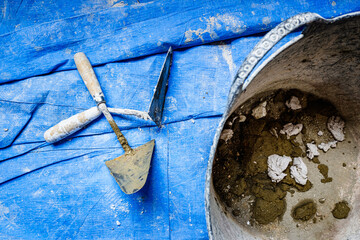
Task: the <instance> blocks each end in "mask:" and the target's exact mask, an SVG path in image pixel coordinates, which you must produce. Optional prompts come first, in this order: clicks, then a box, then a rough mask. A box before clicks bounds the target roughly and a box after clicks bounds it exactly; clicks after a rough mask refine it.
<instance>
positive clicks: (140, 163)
mask: <svg viewBox="0 0 360 240" xmlns="http://www.w3.org/2000/svg"><path fill="white" fill-rule="evenodd" d="M154 147H155V140H151V141H149V142H147V143H145V144H144V145H141V146H140V147H137V148H135V149H133V150H132V152H131V153H126V154H124V155H122V156H120V157H117V158H115V159H113V160H109V161H106V162H105V164H106V166H107V167H108V168H109V170H110V173H111V175H112V176H113V177H114V178H115V180H116V182H117V183H118V184H119V186H120V188H121V190H123V191H124V193H126V194H132V193H135V192H137V191H139V190H140V189H141V188H142V187H143V186H144V185H145V182H146V179H147V176H148V173H149V168H150V162H151V158H152V154H153V151H154Z"/></svg>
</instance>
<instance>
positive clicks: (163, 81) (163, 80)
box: [44, 47, 172, 143]
mask: <svg viewBox="0 0 360 240" xmlns="http://www.w3.org/2000/svg"><path fill="white" fill-rule="evenodd" d="M171 62H172V48H171V47H170V48H169V51H168V52H167V55H166V58H165V61H164V64H163V66H162V69H161V72H160V76H159V79H158V82H157V85H156V87H155V91H154V95H153V97H152V100H151V103H150V106H149V110H148V112H142V111H137V110H132V109H121V108H108V110H109V112H110V113H114V114H121V115H132V116H135V117H138V118H141V119H144V120H152V121H154V122H155V123H156V125H157V126H159V127H160V126H161V118H162V112H163V107H164V102H165V94H166V89H167V84H168V78H169V75H170V66H171ZM100 116H101V111H100V110H99V109H98V107H92V108H90V109H88V110H86V111H83V112H81V113H78V114H76V115H74V116H71V117H69V118H67V119H65V120H62V121H61V122H59V123H58V124H56V125H55V126H53V127H51V128H49V129H48V130H47V131H46V132H45V133H44V138H45V140H46V142H48V143H54V142H57V141H60V140H62V139H64V138H66V137H68V136H70V135H71V134H73V133H75V132H77V131H79V130H80V129H82V128H84V127H85V126H86V125H87V124H89V123H90V122H92V121H94V120H95V119H97V118H98V117H100Z"/></svg>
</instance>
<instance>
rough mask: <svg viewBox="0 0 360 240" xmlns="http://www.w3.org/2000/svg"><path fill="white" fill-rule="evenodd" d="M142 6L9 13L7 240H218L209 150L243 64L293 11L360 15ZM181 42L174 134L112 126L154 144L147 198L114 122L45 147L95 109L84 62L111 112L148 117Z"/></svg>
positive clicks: (171, 103) (340, 9)
mask: <svg viewBox="0 0 360 240" xmlns="http://www.w3.org/2000/svg"><path fill="white" fill-rule="evenodd" d="M140 2H141V3H138V2H137V1H122V2H120V1H116V0H109V1H105V0H104V1H101V0H97V1H84V0H83V1H66V2H65V1H60V0H52V1H50V2H47V1H45V2H42V1H34V2H33V1H23V0H19V1H11V2H8V1H3V2H2V3H0V8H1V9H2V12H1V13H0V14H2V18H1V22H0V34H1V35H0V63H1V64H0V239H9V238H10V239H44V238H49V239H75V238H78V239H89V238H90V239H91V238H94V239H99V238H100V239H169V238H172V239H206V238H207V230H206V221H205V209H204V185H205V183H204V181H205V170H206V167H207V160H208V154H209V151H210V147H211V144H212V139H213V135H214V133H215V130H216V127H217V124H218V121H219V120H220V116H221V115H222V113H223V112H224V108H225V105H226V101H227V94H228V91H229V88H230V84H231V82H232V79H233V76H234V75H235V73H236V70H237V69H238V68H239V66H240V64H241V62H242V61H243V59H244V58H245V57H246V55H247V54H248V53H249V52H250V50H251V49H252V47H253V46H255V44H256V43H257V42H258V41H259V39H261V37H262V35H263V34H264V33H265V32H266V31H268V30H270V29H271V28H272V27H274V26H275V25H276V24H278V23H279V22H280V21H282V20H285V19H286V18H288V17H290V16H292V15H295V14H297V13H300V12H305V11H312V12H317V13H319V14H320V15H322V16H323V17H327V18H329V17H333V16H338V15H342V14H344V13H348V12H353V11H357V10H360V7H359V6H360V5H359V1H346V3H345V1H343V2H340V1H339V2H337V1H332V2H331V1H283V2H279V1H265V2H264V1H262V2H263V3H251V2H249V1H248V2H246V1H245V2H239V1H212V2H209V1H179V2H178V1H153V2H150V1H140ZM297 34H298V33H294V34H292V35H290V36H288V37H287V38H286V39H284V40H283V41H282V42H286V41H288V40H289V39H291V38H292V37H293V36H295V35H297ZM250 35H251V36H250ZM220 40H222V41H221V42H215V41H220ZM225 40H227V41H225ZM213 42H215V43H213ZM206 43H208V44H206ZM210 43H211V44H210ZM203 44H205V45H203ZM280 45H281V44H280ZM169 46H173V48H174V49H175V51H174V57H173V66H172V69H171V75H170V79H169V88H168V92H167V97H166V101H165V107H164V114H163V122H164V127H163V128H161V129H159V128H157V127H156V126H155V124H154V123H153V122H149V121H144V120H139V119H135V118H132V117H121V116H114V118H115V121H116V122H117V123H118V125H119V127H120V129H122V130H123V133H124V135H125V136H126V137H127V138H128V140H129V143H130V145H131V146H132V147H137V146H140V145H142V144H144V143H146V142H147V141H149V140H150V139H155V140H156V146H155V152H154V155H153V160H152V164H151V169H150V174H149V177H148V181H147V183H146V185H145V187H144V188H143V189H142V190H141V191H139V192H138V193H136V194H133V195H126V194H124V193H123V192H122V191H121V190H120V188H119V187H118V186H117V184H116V182H115V180H114V179H113V178H112V177H111V176H110V174H109V171H108V169H107V168H106V166H105V164H104V161H106V160H109V159H113V158H115V157H117V156H119V155H122V154H123V153H124V152H123V150H122V148H121V146H120V144H119V143H118V142H117V140H116V136H115V134H114V133H113V132H112V130H111V128H110V126H109V125H108V123H107V122H106V120H105V118H103V117H101V118H99V119H97V120H95V121H94V122H93V123H91V124H90V125H89V126H87V127H86V128H85V129H83V130H81V131H79V132H78V133H76V134H74V135H73V136H71V137H70V138H68V139H65V140H63V141H61V142H59V143H56V144H48V143H46V142H45V141H44V139H43V133H44V131H46V130H47V129H48V128H50V127H51V126H53V125H54V124H56V123H58V122H59V121H60V120H63V119H65V118H68V117H70V116H71V115H73V114H76V113H79V112H80V111H83V110H85V109H88V108H90V107H92V106H94V101H93V100H92V98H91V96H90V94H89V93H88V91H87V89H86V87H85V85H84V84H83V82H82V80H81V78H80V76H79V74H78V72H77V70H76V69H75V65H74V61H73V55H74V53H76V52H78V51H83V52H85V53H86V54H87V56H88V57H89V59H90V61H91V62H92V64H93V65H94V66H96V67H95V72H96V74H97V76H98V78H99V81H100V84H101V86H102V89H103V91H104V94H105V97H106V100H107V103H108V106H109V107H117V108H130V109H136V110H141V111H146V110H147V108H148V106H149V103H150V100H151V97H152V93H153V89H154V87H155V85H156V81H157V77H158V74H159V72H160V69H161V66H162V63H163V61H164V58H165V52H166V51H167V49H168V47H169ZM117 221H118V223H120V225H118V223H117Z"/></svg>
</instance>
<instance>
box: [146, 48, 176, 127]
mask: <svg viewBox="0 0 360 240" xmlns="http://www.w3.org/2000/svg"><path fill="white" fill-rule="evenodd" d="M171 63H172V48H171V47H170V48H169V50H168V52H167V55H166V58H165V62H164V64H163V66H162V69H161V72H160V76H159V80H158V82H157V85H156V88H155V92H154V95H153V98H152V100H151V103H150V107H149V112H148V114H149V116H150V117H151V119H152V120H153V121H154V122H155V123H156V125H157V126H159V127H160V126H161V118H162V114H163V108H164V102H165V95H166V91H167V86H168V80H169V75H170V67H171Z"/></svg>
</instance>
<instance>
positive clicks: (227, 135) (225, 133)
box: [220, 129, 234, 142]
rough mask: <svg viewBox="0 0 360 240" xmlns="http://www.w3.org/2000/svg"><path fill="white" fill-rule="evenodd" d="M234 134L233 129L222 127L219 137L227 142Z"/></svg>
mask: <svg viewBox="0 0 360 240" xmlns="http://www.w3.org/2000/svg"><path fill="white" fill-rule="evenodd" d="M233 135H234V131H233V130H231V129H224V130H223V131H222V133H221V135H220V139H222V140H224V141H225V142H228V141H229V140H230V139H231V138H232V137H233Z"/></svg>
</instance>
